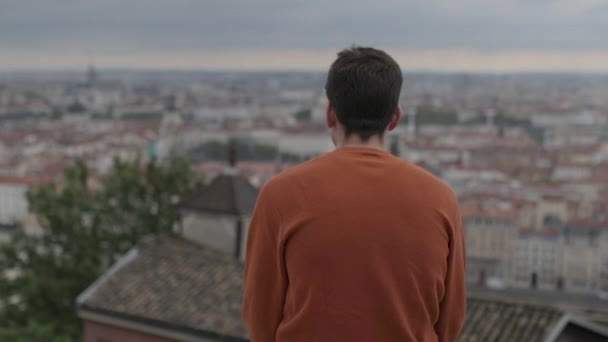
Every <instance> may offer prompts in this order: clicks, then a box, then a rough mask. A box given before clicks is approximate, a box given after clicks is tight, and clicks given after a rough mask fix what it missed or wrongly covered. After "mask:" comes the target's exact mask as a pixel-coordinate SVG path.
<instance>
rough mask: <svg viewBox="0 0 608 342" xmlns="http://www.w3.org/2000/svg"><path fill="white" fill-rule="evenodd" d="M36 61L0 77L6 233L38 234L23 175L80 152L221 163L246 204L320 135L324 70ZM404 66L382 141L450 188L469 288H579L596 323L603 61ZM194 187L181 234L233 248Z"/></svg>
mask: <svg viewBox="0 0 608 342" xmlns="http://www.w3.org/2000/svg"><path fill="white" fill-rule="evenodd" d="M34 76H36V75H35V74H31V73H22V74H19V73H13V74H5V75H3V76H2V78H0V120H1V121H2V125H1V132H0V165H1V167H0V203H2V205H1V206H0V220H1V224H2V227H3V229H2V235H1V236H2V240H4V241H7V240H9V239H10V237H11V235H12V234H13V233H14V232H16V231H17V230H18V227H23V228H24V229H25V231H26V232H28V234H31V235H32V236H36V234H39V232H40V231H41V230H42V229H43V227H42V226H41V224H40V222H39V220H38V219H37V217H36V215H35V213H32V211H31V210H30V209H29V206H28V198H27V194H28V191H32V190H33V189H36V188H38V187H40V186H43V185H48V184H54V186H57V187H59V188H61V187H62V182H66V179H65V174H64V170H65V169H66V168H68V167H70V166H71V165H73V164H74V163H76V162H77V161H79V160H80V161H83V162H84V163H85V165H86V167H87V169H88V170H89V177H90V178H89V179H88V186H89V187H90V188H91V189H92V190H94V189H96V188H99V187H100V186H101V184H102V183H103V181H102V180H103V178H104V177H106V176H107V175H108V173H109V172H111V171H112V165H113V163H115V159H116V158H118V159H121V160H125V161H133V160H140V161H146V160H152V159H154V160H159V161H161V162H162V161H167V160H170V159H172V158H175V157H180V158H184V159H185V160H187V161H188V163H189V164H190V165H191V168H192V170H193V171H194V173H195V174H197V175H198V176H200V177H201V179H206V180H207V182H206V183H209V182H211V184H215V183H221V179H222V177H224V176H225V175H226V170H227V168H231V167H232V168H233V169H235V171H237V172H238V174H239V177H242V178H243V179H244V180H245V181H246V182H248V184H249V185H247V186H249V187H251V190H250V192H251V194H250V195H249V196H250V197H251V198H253V199H249V200H250V201H253V203H252V204H251V205H250V206H251V208H250V209H249V210H252V208H253V205H254V202H255V196H257V195H256V193H257V190H256V189H257V188H260V187H261V186H262V185H263V184H264V183H265V182H266V181H267V180H268V179H270V178H271V177H273V176H274V175H276V174H278V173H280V172H281V171H283V170H285V169H287V168H290V167H293V166H295V165H297V164H299V163H302V162H304V161H307V160H309V159H311V158H314V157H317V156H319V155H321V154H323V153H326V152H329V151H331V150H332V149H333V145H332V143H331V141H330V139H329V137H328V134H327V128H326V126H325V108H326V105H327V103H326V98H325V94H324V89H323V84H324V74H323V73H318V72H229V71H226V72H220V71H218V72H192V73H184V72H170V71H167V72H153V71H150V72H145V71H138V72H135V71H133V72H121V71H113V70H108V71H104V70H97V69H96V68H95V66H94V65H90V66H88V68H86V69H85V70H82V71H81V72H74V73H69V74H68V73H61V72H57V73H55V74H52V73H50V74H43V75H39V78H36V77H34ZM405 78H406V85H405V88H404V91H403V93H402V97H401V106H402V108H403V111H404V117H403V119H402V121H401V123H400V125H399V126H398V128H397V129H396V130H394V131H392V132H390V135H389V137H388V139H387V146H386V147H387V149H389V150H390V151H391V152H392V153H393V154H395V155H397V156H399V157H401V158H403V159H405V160H408V161H410V162H412V163H415V164H417V165H419V166H420V167H423V168H425V169H426V170H428V171H429V172H431V173H433V174H435V175H436V176H438V177H440V178H441V179H443V180H444V181H445V182H446V183H448V184H449V185H450V186H451V187H452V188H453V189H454V191H455V192H456V193H457V195H458V198H459V200H460V205H461V211H462V217H463V222H464V228H465V236H466V247H467V283H468V284H469V287H470V288H471V289H472V290H471V291H473V292H474V291H481V292H483V291H490V292H491V293H492V294H493V295H497V294H500V293H501V291H502V292H504V294H505V295H507V293H509V296H510V295H512V293H520V295H521V294H522V293H528V292H526V291H535V292H536V293H538V294H541V297H542V295H543V294H546V296H548V297H547V298H553V297H556V296H557V297H559V298H562V299H567V298H579V299H580V302H579V303H587V302H590V303H593V305H594V306H593V310H595V311H593V312H594V316H593V320H594V321H595V322H601V323H608V310H606V309H605V308H606V307H608V214H607V213H608V133H607V132H608V99H607V98H606V97H605V96H603V94H606V92H607V91H608V76H601V75H600V76H592V75H579V74H466V73H461V74H439V73H411V74H408V73H406V75H405ZM231 149H234V152H233V153H234V154H235V156H233V157H230V158H234V159H235V160H234V161H232V162H230V161H229V159H230V158H229V154H230V152H229V151H230V150H231ZM230 163H232V164H230ZM223 175H224V176H223ZM209 186H211V185H209ZM200 196H203V197H198V199H197V200H195V201H191V203H190V204H189V205H185V207H186V209H185V211H184V212H185V214H184V216H183V219H182V228H180V229H181V231H182V233H183V235H184V236H187V237H188V238H189V239H190V240H191V241H198V242H200V243H202V244H204V245H207V246H211V247H213V248H214V249H216V250H222V251H224V252H226V253H227V254H235V253H236V256H237V259H238V260H241V261H242V260H243V258H244V254H243V251H242V249H244V239H243V237H242V236H241V237H239V239H240V240H239V241H237V246H239V244H240V245H241V246H239V247H237V248H236V250H235V243H234V241H233V240H234V239H235V235H234V232H232V231H231V229H232V226H233V223H231V221H230V220H231V219H230V218H226V217H225V216H223V217H221V218H218V217H217V216H209V215H207V216H205V215H202V216H201V215H199V214H200V212H199V214H193V213H195V212H197V210H199V209H200V208H201V206H202V205H204V203H206V202H205V201H208V202H209V203H211V202H217V201H219V202H222V200H220V199H218V198H217V197H216V198H212V199H209V200H205V199H204V196H208V195H200ZM215 196H220V197H221V196H222V194H221V193H216V194H215ZM226 196H227V195H226ZM211 206H213V205H211ZM188 208H189V209H188ZM199 211H200V210H199ZM249 214H250V213H249ZM249 214H247V213H246V212H245V213H244V214H243V215H242V217H239V219H238V221H239V224H240V225H241V228H240V229H241V230H244V231H239V233H238V234H237V235H239V236H240V235H242V234H243V233H244V234H245V236H246V226H247V224H248V220H249V216H248V215H249ZM242 226H245V228H243V227H242ZM513 291H515V292H513ZM517 291H520V292H517ZM521 291H523V292H521ZM532 296H534V295H532ZM552 296H553V297H552ZM239 298H240V297H239ZM604 301H606V302H605V303H606V304H602V303H603V302H604ZM598 303H600V305H601V306H602V307H603V308H604V309H601V308H600V309H598V308H597V307H596V306H597V305H598ZM577 310H580V311H589V310H591V307H586V306H585V304H583V305H579V306H578V307H577ZM85 317H87V316H86V315H85Z"/></svg>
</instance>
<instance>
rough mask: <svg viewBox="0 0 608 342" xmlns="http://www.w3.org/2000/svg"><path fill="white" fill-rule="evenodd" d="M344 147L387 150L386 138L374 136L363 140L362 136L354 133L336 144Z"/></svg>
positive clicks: (338, 146) (337, 146)
mask: <svg viewBox="0 0 608 342" xmlns="http://www.w3.org/2000/svg"><path fill="white" fill-rule="evenodd" d="M343 147H359V148H373V149H377V150H382V151H384V150H386V148H385V147H384V139H383V138H382V137H380V136H373V137H370V138H369V139H367V140H363V139H361V137H359V136H358V135H354V134H353V135H351V136H350V137H348V138H346V139H344V140H342V141H341V142H340V143H338V144H336V148H343Z"/></svg>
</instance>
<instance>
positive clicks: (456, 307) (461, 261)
mask: <svg viewBox="0 0 608 342" xmlns="http://www.w3.org/2000/svg"><path fill="white" fill-rule="evenodd" d="M455 216H456V217H454V218H453V219H452V223H451V227H450V228H451V229H449V231H450V232H451V233H450V244H449V248H450V250H449V253H448V259H447V266H448V269H447V274H446V277H445V282H444V284H445V292H444V296H443V299H442V301H441V304H440V313H439V320H438V321H437V323H436V324H435V332H436V334H437V336H438V337H439V341H441V342H453V341H456V340H457V339H458V336H459V335H460V330H461V329H462V326H463V324H464V320H465V316H466V285H465V258H466V256H465V245H464V232H463V228H462V217H461V216H460V210H458V213H457V215H455Z"/></svg>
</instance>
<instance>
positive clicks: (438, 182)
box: [396, 158, 457, 202]
mask: <svg viewBox="0 0 608 342" xmlns="http://www.w3.org/2000/svg"><path fill="white" fill-rule="evenodd" d="M396 159H398V158H396ZM398 163H399V164H400V166H401V171H402V173H401V177H404V178H407V179H410V180H413V181H414V182H415V183H416V184H418V185H419V186H421V187H422V188H423V189H424V191H425V193H427V194H428V195H429V196H435V197H438V198H440V199H441V201H440V202H443V201H445V200H447V201H451V202H454V201H457V196H456V193H455V192H454V189H452V188H451V187H450V185H449V184H448V183H446V182H445V181H444V180H443V179H441V178H439V177H438V176H436V175H434V174H433V173H431V172H430V171H428V170H426V169H425V168H423V167H422V166H419V165H416V164H414V163H412V162H410V161H407V160H404V159H399V160H398Z"/></svg>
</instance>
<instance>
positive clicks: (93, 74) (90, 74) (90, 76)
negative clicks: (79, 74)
mask: <svg viewBox="0 0 608 342" xmlns="http://www.w3.org/2000/svg"><path fill="white" fill-rule="evenodd" d="M97 80H98V75H97V70H96V69H95V65H93V63H91V64H89V69H88V70H87V86H89V87H94V86H95V85H97Z"/></svg>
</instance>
